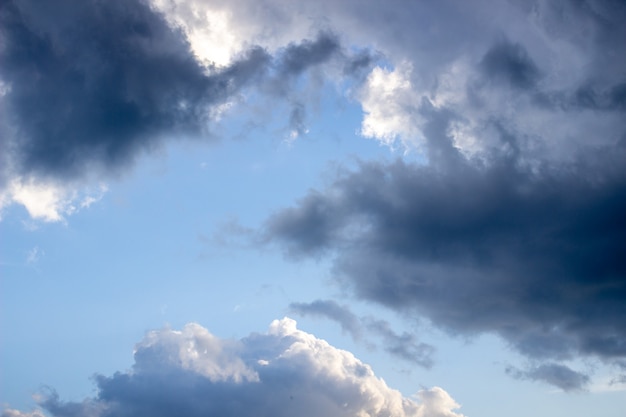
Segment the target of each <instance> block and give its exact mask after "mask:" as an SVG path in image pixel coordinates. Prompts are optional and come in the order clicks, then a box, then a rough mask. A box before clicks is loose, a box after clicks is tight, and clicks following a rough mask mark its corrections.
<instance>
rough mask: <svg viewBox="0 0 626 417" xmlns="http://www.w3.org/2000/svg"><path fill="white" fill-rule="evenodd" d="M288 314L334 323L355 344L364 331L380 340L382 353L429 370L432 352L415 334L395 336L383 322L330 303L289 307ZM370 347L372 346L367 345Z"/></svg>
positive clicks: (319, 302) (431, 348)
mask: <svg viewBox="0 0 626 417" xmlns="http://www.w3.org/2000/svg"><path fill="white" fill-rule="evenodd" d="M289 310H290V311H291V312H293V313H295V314H298V315H301V316H317V317H323V318H327V319H330V320H333V321H336V322H337V323H339V325H340V326H341V329H342V330H343V331H344V332H346V333H349V334H350V335H351V336H352V338H353V339H354V340H355V341H360V340H362V338H363V333H364V331H367V332H368V333H370V334H374V335H375V336H377V337H378V338H380V339H382V344H383V347H384V349H385V351H386V352H387V353H389V354H391V355H392V356H395V357H396V358H398V359H402V360H403V361H407V362H409V363H411V364H413V365H418V366H422V367H424V368H430V367H431V366H432V365H433V359H432V355H433V354H434V352H435V348H434V347H433V346H431V345H429V344H427V343H423V342H420V341H419V340H418V339H417V337H416V336H415V335H414V334H411V333H408V332H403V333H402V334H397V333H396V332H395V331H394V330H393V329H392V328H391V326H390V325H389V323H388V322H387V321H385V320H380V319H374V318H372V317H358V316H357V315H355V314H354V313H353V312H352V311H351V310H350V308H349V307H348V306H346V305H340V304H338V303H337V302H336V301H333V300H315V301H313V302H311V303H291V304H290V305H289ZM368 344H370V345H371V346H372V347H374V346H375V344H374V343H371V342H368Z"/></svg>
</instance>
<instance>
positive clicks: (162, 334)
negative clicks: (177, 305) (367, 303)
mask: <svg viewBox="0 0 626 417" xmlns="http://www.w3.org/2000/svg"><path fill="white" fill-rule="evenodd" d="M95 382H96V385H97V390H98V394H97V396H95V397H93V398H87V399H85V400H83V401H82V402H65V401H62V400H61V399H60V398H59V396H58V394H56V392H54V391H50V392H48V393H47V394H45V395H43V396H42V397H41V401H40V403H39V405H40V406H41V407H42V408H43V409H44V410H45V411H46V412H48V413H49V414H50V415H52V416H54V417H70V416H90V417H108V416H116V417H124V416H138V415H146V416H155V417H157V416H158V417H170V416H180V415H183V416H187V417H195V416H198V417H200V416H204V417H206V416H222V417H225V416H233V417H234V416H238V417H240V416H275V417H280V416H290V417H291V416H300V417H309V416H310V417H319V416H336V417H342V416H345V417H356V416H362V415H368V416H380V417H382V416H385V417H388V416H393V417H409V416H414V417H417V416H419V417H444V416H445V417H455V416H456V417H462V415H461V414H458V413H456V412H454V411H453V410H454V409H456V408H458V407H459V405H458V404H456V403H455V402H454V400H453V399H452V398H451V397H450V396H449V395H448V393H446V392H445V391H444V390H443V389H441V388H438V387H434V388H432V389H429V390H422V391H419V392H418V394H417V395H416V398H415V399H410V398H406V397H403V396H402V394H401V393H400V392H399V391H396V390H393V389H391V388H389V387H387V385H386V384H385V382H384V381H383V380H381V379H379V378H377V377H376V376H375V375H374V373H373V371H372V370H371V368H370V367H369V366H368V365H366V364H364V363H362V362H361V361H359V360H358V359H356V358H355V357H354V356H353V355H352V354H351V353H349V352H347V351H343V350H340V349H337V348H335V347H333V346H331V345H329V344H328V343H327V342H325V341H324V340H321V339H317V338H316V337H315V336H313V335H311V334H308V333H306V332H304V331H302V330H299V329H297V328H296V323H295V321H293V320H291V319H289V318H285V319H282V320H275V321H274V322H272V324H271V325H270V328H269V331H268V332H267V333H264V334H259V333H253V334H251V335H250V336H248V337H246V338H244V339H241V340H224V339H220V338H218V337H215V336H214V335H212V334H211V333H209V332H208V331H207V330H206V329H204V328H203V327H202V326H200V325H197V324H188V325H186V326H185V327H184V328H183V329H182V330H181V331H176V330H171V329H162V330H159V331H153V332H150V333H149V334H148V335H146V337H145V338H144V340H142V341H141V342H140V343H138V344H137V346H136V348H135V365H134V366H133V369H132V370H130V371H127V372H117V373H115V374H114V375H112V376H110V377H105V376H96V377H95ZM42 415H43V414H42V412H41V411H39V410H38V411H34V412H33V413H25V412H20V411H18V410H12V409H8V410H5V411H4V412H3V414H2V416H3V417H27V416H32V417H35V416H37V417H39V416H42Z"/></svg>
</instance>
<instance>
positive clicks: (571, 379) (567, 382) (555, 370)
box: [506, 363, 589, 391]
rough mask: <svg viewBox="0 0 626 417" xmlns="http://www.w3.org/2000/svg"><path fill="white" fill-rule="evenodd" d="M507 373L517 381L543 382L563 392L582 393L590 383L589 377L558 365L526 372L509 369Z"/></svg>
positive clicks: (540, 367) (554, 364) (540, 366)
mask: <svg viewBox="0 0 626 417" xmlns="http://www.w3.org/2000/svg"><path fill="white" fill-rule="evenodd" d="M506 373H507V374H509V375H511V376H512V377H513V378H516V379H527V380H531V381H543V382H546V383H548V384H551V385H554V386H557V387H559V388H561V389H562V390H563V391H580V390H583V389H585V387H586V385H587V384H588V383H589V377H588V376H587V375H585V374H581V373H580V372H576V371H574V370H572V369H570V368H569V367H567V366H564V365H559V364H557V363H546V364H542V365H538V366H536V367H532V368H530V369H526V370H520V369H517V368H514V367H508V368H507V369H506Z"/></svg>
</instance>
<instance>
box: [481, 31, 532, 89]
mask: <svg viewBox="0 0 626 417" xmlns="http://www.w3.org/2000/svg"><path fill="white" fill-rule="evenodd" d="M481 67H482V69H483V71H484V73H485V76H486V77H487V78H488V79H493V80H495V81H498V82H505V83H508V84H510V85H511V86H513V87H516V88H520V89H529V88H531V87H533V86H534V85H535V83H536V82H537V80H538V79H539V77H540V72H539V69H538V68H537V65H536V64H535V63H534V62H533V60H532V59H531V58H530V57H529V56H528V52H527V51H526V49H525V48H524V47H523V46H522V45H520V44H517V43H511V42H509V41H506V40H505V41H502V42H499V43H498V44H496V45H495V46H493V47H492V48H491V49H489V51H488V52H487V53H486V54H485V56H484V57H483V59H482V61H481Z"/></svg>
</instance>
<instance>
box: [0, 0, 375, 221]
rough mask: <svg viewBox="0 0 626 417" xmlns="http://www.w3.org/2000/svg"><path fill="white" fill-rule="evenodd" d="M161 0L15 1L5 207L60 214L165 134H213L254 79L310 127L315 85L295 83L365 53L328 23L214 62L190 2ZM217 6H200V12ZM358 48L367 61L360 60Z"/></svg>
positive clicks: (2, 126)
mask: <svg viewBox="0 0 626 417" xmlns="http://www.w3.org/2000/svg"><path fill="white" fill-rule="evenodd" d="M161 6H162V7H163V9H162V10H166V11H167V10H168V9H167V7H165V6H164V5H161ZM188 6H189V5H188ZM162 10H159V9H157V8H156V7H154V6H153V5H152V4H150V3H149V2H147V1H144V0H132V1H121V0H113V1H107V2H100V1H94V0H88V1H84V2H78V3H77V2H75V1H73V0H62V1H60V2H57V3H55V5H54V6H45V7H42V6H41V5H39V4H38V3H37V2H33V1H30V0H27V1H23V2H14V1H7V2H6V4H5V5H4V6H3V7H2V10H1V11H0V21H1V25H0V28H1V29H0V30H1V34H0V36H2V39H3V46H2V48H1V49H0V60H2V62H3V65H2V67H1V68H0V106H1V108H2V112H1V114H0V150H1V151H2V152H0V159H1V161H0V162H1V163H2V164H1V167H2V168H1V169H0V185H1V186H2V188H3V189H4V190H5V191H3V193H2V195H1V196H0V208H2V207H6V206H8V205H10V204H15V203H17V204H22V205H24V206H25V207H26V208H27V210H28V212H29V214H30V215H31V216H32V217H33V218H35V219H40V220H44V221H49V222H52V221H63V220H64V218H65V216H66V215H67V214H69V213H68V210H67V207H68V206H73V203H71V202H70V200H72V198H71V197H70V196H72V195H74V194H75V193H77V192H78V190H79V189H80V188H81V187H85V186H86V184H89V182H91V181H93V180H94V179H96V180H97V181H102V180H103V178H107V177H116V176H119V175H120V174H122V173H124V172H125V171H126V170H128V169H129V168H130V167H132V166H133V164H134V162H135V161H136V159H137V158H138V157H139V156H141V155H143V154H145V153H150V152H152V151H154V150H155V149H160V148H161V146H162V145H163V143H164V142H165V141H174V140H180V139H183V138H191V137H196V138H197V137H201V138H204V139H206V140H211V139H212V138H214V135H213V133H212V132H211V130H212V128H213V126H214V124H215V123H216V122H217V121H218V120H220V119H221V118H222V117H223V115H224V113H227V112H228V111H231V110H230V109H232V108H233V107H234V103H235V102H237V101H242V100H244V98H243V91H244V89H246V88H250V89H254V90H255V91H256V92H257V93H260V95H261V98H257V99H258V100H265V99H268V98H267V97H270V98H271V99H272V100H273V101H275V100H276V99H280V100H283V101H284V102H287V103H293V109H292V111H291V115H290V117H289V118H288V119H289V120H287V122H288V123H289V125H290V128H291V131H292V133H293V135H294V136H298V135H302V134H304V133H306V131H307V129H306V102H307V100H308V99H307V97H308V95H309V93H307V92H306V91H304V92H301V93H299V94H298V93H297V90H298V88H296V86H295V81H296V80H298V79H300V78H302V77H305V76H306V73H307V71H312V70H316V71H321V69H320V68H321V66H322V65H323V64H327V63H330V62H331V61H333V60H336V61H337V62H335V63H334V64H333V65H337V66H339V67H341V68H342V69H345V68H348V67H354V73H355V74H356V75H358V74H357V73H360V72H362V71H363V68H362V67H363V66H366V65H367V62H366V60H365V58H364V56H363V54H364V52H363V51H361V52H359V53H355V54H352V53H349V52H346V51H344V50H343V49H342V47H341V45H340V43H339V39H338V38H337V37H336V36H335V35H333V34H332V33H331V32H328V31H322V32H318V33H317V34H315V35H314V36H313V39H307V38H304V39H297V40H289V41H288V42H287V43H285V44H283V45H280V47H279V46H276V45H275V47H274V49H272V50H271V51H269V50H267V49H265V48H263V47H260V46H255V43H254V40H252V39H249V40H245V42H244V43H245V44H246V46H245V48H244V47H243V46H242V47H241V48H235V47H234V46H233V48H234V49H233V51H232V54H230V55H231V56H229V57H228V59H226V58H224V59H225V61H224V62H226V63H224V64H223V65H215V64H214V63H212V62H206V61H201V58H200V57H199V56H198V54H197V53H195V52H196V51H195V50H194V48H192V45H191V44H190V40H194V42H196V43H195V44H194V45H195V46H196V47H197V46H198V45H197V42H198V41H197V39H192V38H190V36H192V35H193V33H194V32H193V28H191V27H189V25H184V24H182V23H180V22H181V19H182V18H183V17H184V16H186V15H188V14H189V13H191V11H190V10H188V9H185V11H186V12H185V13H187V14H185V13H183V12H180V13H182V15H168V16H166V15H164V14H163V12H162ZM207 13H208V11H207ZM215 13H217V14H216V15H215V16H217V17H219V16H222V15H224V13H226V12H223V11H222V12H220V11H219V10H218V11H215ZM192 14H193V13H192ZM226 14H228V13H226ZM211 16H213V15H212V14H210V13H208V14H206V16H205V17H204V18H201V17H200V16H196V20H197V22H196V24H200V23H198V22H204V23H207V22H206V20H205V19H206V18H209V17H211ZM215 16H213V17H214V18H217V17H215ZM76 22H80V24H77V23H76ZM194 27H195V26H194ZM186 31H187V32H186ZM233 42H234V41H233ZM270 52H271V53H273V54H274V55H272V54H270ZM353 55H354V56H353ZM357 59H358V60H359V62H361V65H360V66H359V65H356V66H355V65H351V64H352V63H354V62H356V60H357ZM336 72H341V71H340V70H337V71H336ZM356 75H355V76H356ZM350 76H351V75H350V74H349V73H347V72H346V71H344V72H343V73H342V77H350ZM358 76H361V75H358ZM268 108H270V107H269V106H268ZM251 117H252V116H251ZM35 195H36V198H35V197H34V196H35ZM35 200H36V201H35Z"/></svg>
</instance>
